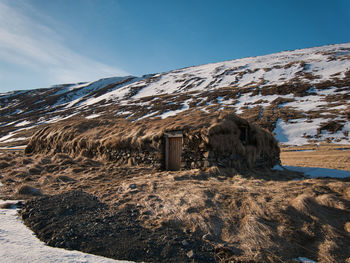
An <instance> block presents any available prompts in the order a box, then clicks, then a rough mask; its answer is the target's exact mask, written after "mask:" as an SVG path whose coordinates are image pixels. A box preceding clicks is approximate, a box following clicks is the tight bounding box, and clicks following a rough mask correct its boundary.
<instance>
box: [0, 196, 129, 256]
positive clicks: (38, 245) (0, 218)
mask: <svg viewBox="0 0 350 263" xmlns="http://www.w3.org/2000/svg"><path fill="white" fill-rule="evenodd" d="M3 202H4V201H2V203H3ZM0 203H1V202H0ZM0 222H1V224H0V258H1V260H4V262H33V263H34V262H36V263H39V262H46V263H51V262H52V263H54V262H72V263H73V262H84V263H89V262H94V263H95V262H96V263H109V262H110V263H112V262H116V263H122V262H130V261H119V260H113V259H109V258H105V257H101V256H95V255H91V254H87V253H83V252H79V251H69V250H65V249H61V248H53V247H49V246H46V245H45V244H44V243H43V242H41V241H40V240H39V239H37V238H36V237H35V236H34V234H33V233H32V232H31V231H30V230H29V229H28V228H27V227H26V226H25V225H24V224H23V222H22V221H21V220H20V218H19V216H18V214H17V210H16V209H0Z"/></svg>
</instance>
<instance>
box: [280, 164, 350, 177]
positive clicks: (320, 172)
mask: <svg viewBox="0 0 350 263" xmlns="http://www.w3.org/2000/svg"><path fill="white" fill-rule="evenodd" d="M273 169H274V170H279V171H281V170H283V169H288V170H292V171H296V172H302V173H304V174H305V176H307V177H309V178H323V177H329V178H347V177H350V172H349V171H343V170H337V169H327V168H319V167H300V166H280V165H276V166H275V167H274V168H273Z"/></svg>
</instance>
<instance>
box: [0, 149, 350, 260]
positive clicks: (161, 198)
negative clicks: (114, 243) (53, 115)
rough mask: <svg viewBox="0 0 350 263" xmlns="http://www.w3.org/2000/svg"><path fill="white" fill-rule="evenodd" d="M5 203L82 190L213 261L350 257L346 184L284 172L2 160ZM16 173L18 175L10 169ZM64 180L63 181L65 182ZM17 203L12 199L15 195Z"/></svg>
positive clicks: (66, 159)
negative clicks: (167, 228)
mask: <svg viewBox="0 0 350 263" xmlns="http://www.w3.org/2000/svg"><path fill="white" fill-rule="evenodd" d="M0 157H1V158H0V159H1V160H3V161H7V162H9V163H11V167H6V168H4V169H3V172H2V176H3V178H2V179H1V182H2V183H3V184H4V187H3V193H2V194H3V198H5V197H6V196H7V197H11V196H14V195H15V194H16V188H17V186H18V185H22V184H26V183H27V181H28V177H23V176H20V174H21V173H23V172H28V170H29V169H31V168H34V167H38V166H41V168H42V172H41V173H40V174H33V175H31V176H30V181H29V182H30V185H31V186H33V187H35V188H37V189H40V190H41V192H42V193H43V194H57V193H61V192H66V191H71V190H78V189H81V190H84V191H86V192H89V193H91V194H93V195H96V196H98V197H99V198H100V199H101V200H102V201H103V202H106V203H108V204H110V205H111V206H112V207H118V208H122V207H123V206H126V205H128V204H133V205H135V206H136V207H137V209H138V210H139V212H140V216H139V217H140V220H141V221H142V222H143V225H144V226H145V227H147V228H150V229H154V230H155V229H157V228H158V227H160V226H162V225H164V224H168V225H169V224H171V225H172V226H175V227H178V228H180V229H182V230H184V231H190V232H191V233H194V234H195V235H197V236H198V237H201V238H202V239H204V240H206V241H207V242H208V243H210V244H211V246H213V247H214V248H215V250H216V254H217V259H218V262H288V261H291V260H292V259H293V258H295V257H299V256H304V257H307V258H310V259H313V260H315V261H317V262H345V261H346V259H347V258H349V257H350V251H348V250H344V248H346V247H350V238H349V237H350V236H349V228H350V227H349V225H350V182H349V181H346V180H336V179H307V180H296V179H300V177H299V176H298V175H297V174H293V173H291V172H281V171H274V172H272V171H269V170H263V171H250V172H249V173H247V174H244V175H239V174H237V173H236V172H235V171H234V170H230V169H225V170H222V169H218V168H216V167H212V168H210V169H209V170H207V171H200V170H188V171H182V172H159V171H155V170H154V169H152V168H150V167H133V168H132V167H120V166H117V165H115V164H114V163H112V162H104V161H96V160H91V159H88V158H85V157H76V158H72V157H71V156H69V155H66V154H56V155H55V156H51V157H47V156H45V155H36V156H35V157H26V156H24V155H23V154H21V153H17V154H9V155H7V154H5V155H1V156H0ZM14 167H16V168H14ZM62 179H64V180H62ZM14 197H16V196H14Z"/></svg>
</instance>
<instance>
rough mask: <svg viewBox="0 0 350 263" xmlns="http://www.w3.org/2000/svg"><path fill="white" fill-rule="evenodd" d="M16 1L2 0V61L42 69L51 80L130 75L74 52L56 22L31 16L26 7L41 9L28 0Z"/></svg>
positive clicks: (0, 39)
mask: <svg viewBox="0 0 350 263" xmlns="http://www.w3.org/2000/svg"><path fill="white" fill-rule="evenodd" d="M12 3H13V2H12ZM12 3H11V2H8V1H6V0H0V62H1V60H2V61H3V62H6V63H10V64H12V65H14V66H16V65H17V66H20V67H22V68H23V67H24V68H28V70H35V71H40V72H42V75H43V76H45V78H47V79H48V80H49V82H51V83H67V82H77V81H88V80H93V79H97V78H102V77H108V76H118V75H127V74H128V73H127V72H125V71H124V70H122V69H120V68H116V67H113V66H109V65H106V64H104V63H101V62H99V61H96V60H94V59H91V58H89V57H86V56H84V55H81V54H79V53H78V52H75V51H73V50H72V49H70V48H69V47H67V45H65V44H64V41H65V40H64V39H63V38H62V36H61V35H60V34H59V33H58V31H57V30H55V25H54V23H45V22H50V21H49V20H48V19H47V20H46V21H45V19H36V18H35V17H34V16H30V15H28V14H27V13H26V12H24V11H26V10H24V9H26V8H27V9H31V10H30V11H31V12H37V11H36V10H34V9H33V8H32V7H30V6H28V5H27V4H26V3H25V2H22V3H23V5H13V4H12ZM17 3H21V2H17ZM36 15H37V16H38V15H39V16H40V14H39V13H37V14H36ZM43 17H44V16H42V18H43ZM51 22H52V21H51Z"/></svg>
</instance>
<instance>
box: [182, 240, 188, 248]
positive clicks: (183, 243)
mask: <svg viewBox="0 0 350 263" xmlns="http://www.w3.org/2000/svg"><path fill="white" fill-rule="evenodd" d="M181 244H182V245H183V246H185V247H187V246H188V245H189V243H188V242H187V240H182V242H181Z"/></svg>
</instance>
